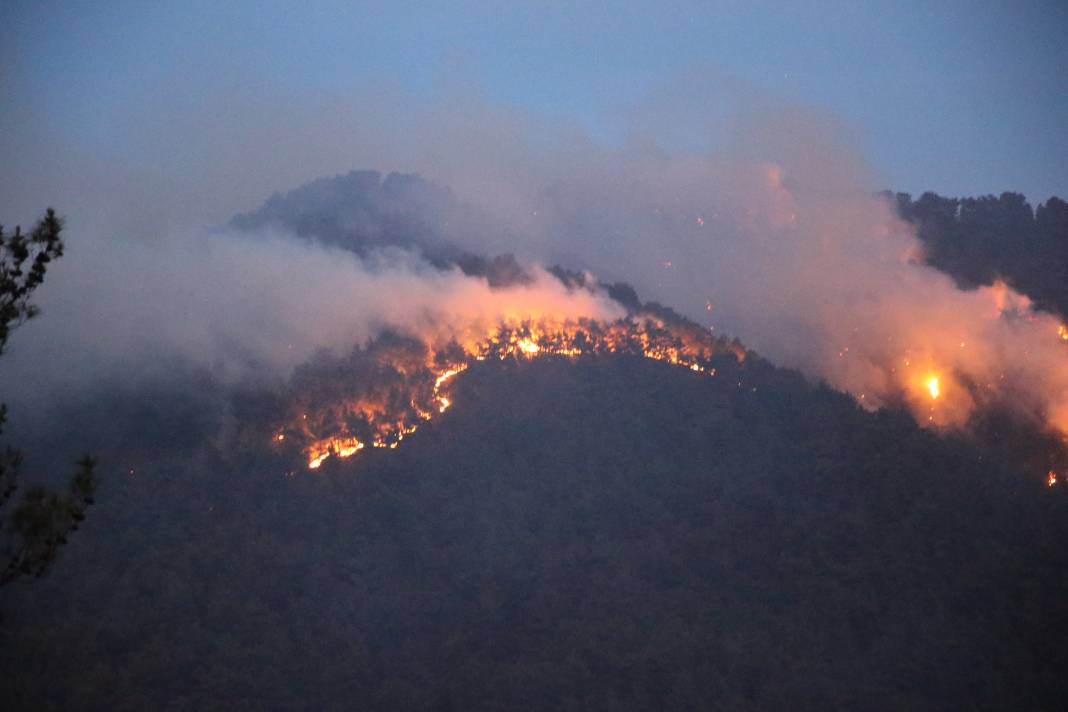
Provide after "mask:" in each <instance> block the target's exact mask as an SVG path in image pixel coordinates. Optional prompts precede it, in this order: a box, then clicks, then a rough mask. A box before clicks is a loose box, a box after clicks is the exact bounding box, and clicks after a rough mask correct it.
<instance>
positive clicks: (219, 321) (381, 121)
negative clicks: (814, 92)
mask: <svg viewBox="0 0 1068 712" xmlns="http://www.w3.org/2000/svg"><path fill="white" fill-rule="evenodd" d="M684 84H685V87H684V90H683V89H678V90H666V91H664V92H661V93H660V94H658V95H656V100H655V102H650V103H649V104H646V105H643V106H639V107H630V108H629V109H628V110H626V111H624V112H621V113H620V114H619V118H618V120H617V121H616V123H615V124H614V125H615V126H616V127H617V129H618V134H619V135H618V136H617V137H616V138H615V139H613V140H611V141H605V140H595V139H594V138H592V137H590V136H589V135H588V134H586V133H584V132H583V131H582V130H580V129H579V128H577V127H575V126H572V125H568V124H566V123H562V122H554V121H550V120H544V119H540V118H538V117H533V116H528V115H523V114H520V113H518V112H515V111H511V110H507V109H502V108H498V107H493V106H489V105H487V104H486V103H485V102H482V101H480V100H478V99H477V98H472V94H470V93H466V92H458V93H454V94H452V95H450V96H447V97H444V98H440V99H439V100H437V101H436V102H433V103H430V104H428V103H425V102H423V103H420V102H416V101H414V100H411V99H410V98H409V97H406V96H404V95H403V94H401V93H399V92H395V91H391V90H381V89H376V90H368V91H366V92H363V93H362V94H360V96H358V97H344V98H339V97H324V96H310V97H292V96H280V95H277V94H275V93H272V92H271V91H270V90H263V89H257V90H246V89H239V90H235V88H234V87H227V88H226V90H225V91H224V90H219V91H218V92H217V93H215V94H212V93H210V92H209V93H208V94H207V95H206V96H205V98H204V99H203V101H202V102H200V103H199V104H198V105H196V106H195V107H190V106H187V105H178V104H172V103H170V102H169V100H168V99H167V98H166V97H160V98H159V99H158V100H157V101H156V102H155V103H152V102H148V103H147V104H146V106H145V107H143V108H141V109H139V110H138V111H140V112H141V113H140V114H137V115H133V116H129V117H124V119H123V121H122V124H123V128H124V130H125V131H126V132H127V133H128V134H129V138H128V141H127V144H126V145H127V149H128V151H127V153H126V154H125V155H123V156H121V158H122V159H123V160H121V161H116V162H114V163H110V162H109V158H112V157H107V156H105V157H100V156H92V157H88V156H87V155H85V153H84V152H82V153H81V154H79V153H77V152H74V153H72V154H71V162H70V164H69V165H66V164H64V169H65V170H62V171H61V170H58V169H57V166H58V165H61V164H63V162H62V161H60V160H59V159H58V158H57V156H56V150H55V145H63V142H62V141H60V142H59V143H55V142H53V141H52V138H49V139H48V140H47V141H46V140H44V139H43V138H41V137H40V136H37V137H36V138H37V139H40V140H31V139H34V138H35V137H34V136H25V135H24V136H22V137H21V139H23V140H25V141H28V143H26V144H25V145H29V146H32V147H35V148H36V149H39V150H40V152H41V154H42V156H43V158H41V159H40V160H37V159H36V158H35V160H30V158H29V156H30V153H28V152H27V150H26V149H22V148H20V149H18V150H16V149H15V148H14V145H13V143H12V142H11V141H12V140H11V139H8V140H5V142H4V144H3V145H2V148H3V151H4V153H12V154H13V155H14V157H15V158H18V159H20V160H21V163H20V165H22V166H23V167H25V168H26V172H25V175H26V176H27V181H28V182H27V185H24V186H23V187H22V188H21V189H20V191H19V192H18V195H16V196H14V197H13V198H11V199H10V200H7V201H3V204H0V208H2V209H5V210H9V211H10V212H9V213H8V214H13V215H15V216H17V217H20V218H21V219H27V216H28V215H29V214H30V213H29V211H30V210H31V209H36V206H30V205H29V203H28V197H27V196H29V195H40V196H45V197H44V198H43V199H46V200H48V202H50V203H54V204H56V205H58V207H60V208H61V210H63V212H65V213H66V214H67V215H68V217H69V218H70V225H71V229H70V235H71V239H70V248H71V249H70V257H69V258H65V259H67V260H69V263H70V264H69V265H64V266H63V269H60V268H57V269H56V272H55V277H54V284H48V285H46V290H52V291H51V293H50V294H49V295H48V296H47V301H46V302H45V303H44V306H45V307H46V312H45V316H44V317H42V320H41V322H40V324H35V325H33V326H32V327H28V328H27V329H26V333H25V334H20V335H18V336H17V337H16V341H15V342H13V343H14V344H18V342H20V341H26V342H27V343H26V344H24V345H23V347H24V349H25V350H26V352H27V353H31V352H32V350H33V348H35V347H34V346H33V344H32V343H31V342H33V340H34V339H38V340H39V341H38V343H39V344H45V346H39V347H36V348H38V351H37V352H36V353H37V354H40V353H41V349H47V350H48V351H49V352H50V353H51V354H54V355H55V354H61V353H66V354H67V355H68V358H67V359H66V360H64V359H62V358H57V359H56V365H55V367H54V368H55V371H56V373H54V374H49V375H48V376H47V378H48V379H49V380H50V381H52V380H53V379H55V381H56V382H61V381H62V379H63V378H73V376H71V375H70V373H69V372H68V371H67V369H68V368H74V367H73V366H72V365H71V364H72V360H71V359H75V358H76V359H77V361H78V364H79V365H78V366H77V369H78V370H80V371H81V372H82V373H93V372H95V370H96V369H102V368H107V367H109V366H113V365H114V364H116V363H123V364H126V363H140V362H142V361H145V360H146V359H147V360H148V361H151V358H150V357H151V356H152V355H153V354H154V353H157V352H159V351H163V350H168V349H169V350H175V351H178V352H180V353H182V354H186V355H190V356H193V355H195V357H196V358H199V359H201V360H203V361H206V362H208V363H210V364H214V366H215V367H218V368H220V369H223V370H226V369H228V368H231V367H232V366H233V364H236V363H240V364H243V367H247V366H249V365H250V364H251V365H254V366H256V365H259V364H270V365H272V366H278V365H286V366H288V365H292V364H293V363H296V362H299V360H300V359H301V358H305V357H306V356H307V355H308V354H310V353H311V352H312V351H313V350H314V349H315V348H317V347H321V346H333V347H339V346H342V345H344V344H346V343H351V342H352V341H353V340H357V341H358V340H360V339H366V338H367V337H368V336H370V335H371V334H373V333H374V331H375V330H376V329H379V328H382V327H385V326H390V325H392V326H397V325H399V324H423V325H429V324H432V323H435V321H436V320H435V318H432V317H429V316H428V313H427V312H426V306H427V304H428V303H433V304H437V305H439V306H440V305H442V304H447V305H448V306H447V308H444V311H445V312H446V313H465V310H467V309H473V310H474V312H475V313H476V314H478V315H480V316H481V317H485V316H486V315H487V313H488V312H486V311H484V310H483V308H482V307H480V306H478V305H479V304H483V303H485V300H491V301H492V299H493V298H492V297H491V295H489V294H488V292H486V291H484V287H483V286H479V285H477V284H476V283H475V282H473V281H470V280H467V279H465V278H462V277H461V276H460V275H459V274H457V273H446V274H440V273H436V272H434V271H432V270H428V269H426V268H424V267H419V266H418V265H416V264H414V263H412V262H411V259H410V258H408V261H407V262H406V263H405V260H404V259H402V258H397V257H396V256H394V257H393V258H389V259H392V262H390V261H389V259H387V261H386V263H384V264H377V265H367V264H361V263H357V262H356V261H355V260H354V258H351V257H346V256H342V255H340V254H339V253H331V252H328V251H324V250H323V249H321V248H315V247H309V246H306V245H300V244H297V243H290V242H287V241H286V240H285V239H284V238H276V239H272V240H267V241H262V240H260V241H257V240H254V239H251V238H235V237H234V236H232V235H226V234H213V235H212V237H211V240H210V248H208V247H206V244H208V243H207V242H205V241H204V240H197V241H194V242H193V244H191V245H189V244H186V242H187V240H184V239H179V240H175V239H172V238H166V239H165V238H161V235H168V234H171V235H173V234H183V232H182V231H183V230H185V231H188V230H193V232H194V233H198V232H203V230H202V229H201V228H199V227H194V228H190V227H188V226H190V225H193V226H203V225H205V224H220V223H222V222H224V221H225V220H226V219H228V218H229V216H230V215H232V214H233V213H235V212H239V211H245V210H249V209H251V208H254V207H255V206H256V205H257V204H258V203H259V202H260V201H262V199H263V198H265V197H266V196H267V195H268V194H270V193H271V192H274V191H276V190H287V189H289V188H292V187H295V186H296V185H299V184H300V183H302V182H305V181H307V180H310V179H313V178H316V177H319V176H321V175H328V174H332V173H341V172H347V171H348V170H350V169H352V168H363V167H368V168H379V169H384V170H401V171H410V172H417V173H420V174H421V175H423V176H425V177H427V178H429V179H431V180H434V181H436V182H438V183H439V184H442V185H445V186H448V187H449V188H450V189H451V190H452V191H453V192H454V194H455V195H456V196H457V198H458V199H459V200H460V201H462V202H463V203H464V204H466V205H467V206H469V208H470V211H469V215H468V216H467V218H466V219H463V220H456V221H455V222H453V223H450V224H448V225H442V226H441V230H442V232H443V233H444V235H445V236H446V237H447V238H448V239H449V240H450V241H452V242H454V243H456V244H458V245H461V246H463V247H465V248H467V249H469V250H471V251H473V252H477V253H483V254H497V253H503V252H513V253H516V254H517V255H518V256H519V257H520V259H521V260H525V261H528V262H530V261H537V262H541V263H545V264H549V263H560V264H563V265H565V266H567V267H569V268H574V269H589V270H591V271H593V272H594V273H596V274H597V275H598V276H600V277H601V278H602V279H605V280H606V281H614V280H626V281H629V282H631V283H632V284H634V286H635V287H637V288H638V291H639V293H640V294H641V295H642V296H643V297H644V298H646V299H656V300H658V301H662V302H664V303H667V304H669V305H671V306H674V307H676V308H678V309H679V310H680V311H682V312H684V313H685V314H687V315H688V316H690V317H692V318H694V319H695V320H698V321H700V322H702V323H704V324H706V325H708V326H710V327H714V328H715V329H716V331H717V332H724V333H729V334H733V335H737V336H739V337H740V338H741V339H742V340H743V341H745V342H746V343H747V344H748V345H750V346H752V347H754V348H755V349H757V350H758V351H760V352H761V353H763V354H764V355H765V356H767V357H769V358H771V359H772V360H773V361H775V362H776V363H778V364H780V365H784V366H792V367H797V368H800V369H802V370H803V371H804V372H806V373H807V374H809V375H810V376H811V377H814V378H822V379H826V380H827V381H829V382H830V383H831V384H832V385H834V386H836V387H838V388H841V389H843V390H847V391H849V392H851V393H853V394H855V395H856V396H857V397H858V399H862V402H864V403H866V404H869V405H873V406H874V405H879V404H882V403H888V402H897V401H900V400H904V401H905V402H908V403H909V404H910V405H911V406H912V407H913V410H914V412H915V413H916V415H917V418H918V419H920V420H922V421H925V422H926V421H928V419H930V421H932V422H935V423H941V424H961V423H963V422H964V421H965V420H966V418H967V416H968V414H969V413H970V411H971V409H972V407H973V406H974V405H975V403H976V402H978V401H983V400H984V399H986V398H988V397H998V398H1001V399H1009V400H1011V401H1012V402H1014V403H1017V404H1018V405H1020V407H1021V408H1022V409H1023V410H1025V411H1027V412H1034V413H1037V414H1040V415H1041V414H1044V415H1045V417H1048V418H1049V419H1050V420H1051V421H1052V422H1053V423H1055V424H1056V425H1057V426H1058V427H1060V428H1062V429H1066V428H1068V371H1066V369H1065V367H1064V365H1063V363H1064V358H1063V356H1064V353H1063V344H1062V343H1061V342H1060V340H1059V339H1058V337H1057V326H1058V325H1057V323H1056V322H1055V321H1054V320H1053V319H1052V318H1050V317H1045V316H1036V315H1032V314H1029V313H1028V311H1027V310H1026V309H1022V310H1021V309H1017V310H1015V311H1013V310H1011V309H1010V310H1008V313H1002V312H1003V311H1004V310H999V308H998V306H997V304H998V302H999V301H1000V302H1001V303H1004V302H1005V301H1006V300H1007V301H1008V302H1018V301H1019V298H1018V297H1017V296H1014V295H1012V294H1011V293H1009V292H1007V290H1004V289H1001V290H989V289H988V290H980V291H978V292H962V291H960V290H958V289H957V288H956V287H955V286H954V285H953V284H952V282H951V281H950V280H949V279H948V278H946V277H944V276H943V275H941V274H939V273H938V272H936V271H934V270H932V269H929V268H927V267H925V266H923V265H922V264H921V259H922V257H921V255H920V253H919V251H918V250H919V247H918V243H917V241H916V239H915V238H914V236H913V235H912V234H911V233H910V231H909V228H908V227H907V226H905V225H903V224H902V223H901V222H900V221H898V220H897V219H896V218H895V217H894V215H893V213H892V211H891V209H890V207H889V206H888V205H887V204H886V203H885V202H884V201H882V200H881V199H879V198H877V197H875V196H874V191H875V190H877V189H879V188H882V187H884V186H883V185H881V183H880V179H879V177H878V176H877V174H875V173H874V172H873V171H872V170H871V168H870V167H869V166H867V165H866V164H865V162H864V160H863V153H862V150H861V148H860V146H861V141H860V140H859V139H858V138H857V137H856V136H855V135H854V134H853V133H852V132H851V131H850V130H849V129H848V128H847V127H843V126H842V125H841V124H840V123H838V122H837V121H836V120H835V119H834V118H833V117H828V116H825V115H822V114H820V113H819V112H816V111H813V110H811V109H808V108H805V107H799V106H796V105H792V104H789V103H787V102H783V101H779V100H776V99H775V98H773V97H768V96H766V95H762V94H761V93H760V92H757V91H754V90H752V89H751V88H748V87H740V86H738V85H737V83H731V82H722V81H716V82H703V83H702V82H698V81H692V82H688V83H684ZM694 95H698V96H703V98H702V99H699V100H695V99H694ZM267 108H269V109H270V110H269V111H268V110H266V109H267ZM676 128H678V131H677V132H676ZM24 133H25V132H24ZM38 133H39V131H38ZM680 136H681V137H682V138H681V139H680V138H679V137H680ZM114 158H118V157H114ZM105 166H108V168H105ZM112 166H119V167H117V168H112ZM65 201H69V202H65ZM146 245H147V246H146ZM398 259H399V260H400V263H398ZM401 263H403V266H399V264H401ZM547 285H548V282H545V283H542V282H539V283H538V286H539V287H544V288H545V289H549V287H548V286H547ZM553 289H557V288H556V287H553ZM44 294H45V292H42V295H43V296H44ZM444 295H448V296H447V297H446V296H444ZM528 296H531V297H532V298H533V295H528ZM544 297H545V295H544V294H539V295H537V298H538V299H541V298H544ZM557 297H558V298H559V299H562V300H564V302H563V303H554V304H547V305H546V306H545V308H574V309H576V310H577V311H578V312H583V311H585V312H598V311H600V312H604V311H605V310H606V309H608V307H606V305H605V304H604V303H600V302H588V303H584V304H582V305H579V306H576V305H575V304H573V303H572V302H570V301H567V300H568V298H567V297H565V296H562V295H560V294H556V295H555V297H554V298H557ZM583 298H584V299H586V298H587V297H583ZM105 305H106V306H105ZM450 310H456V311H451V312H450ZM1013 314H1015V316H1013ZM31 329H37V330H38V332H37V333H38V334H40V335H39V336H33V332H32V331H31ZM87 344H89V345H90V346H91V348H87V346H86V345H87ZM961 344H963V346H962V345H961ZM291 347H292V348H291ZM85 353H89V354H92V355H90V356H88V357H86V356H85V355H84V354H85ZM5 359H6V360H7V361H8V362H7V363H5V364H3V369H4V371H5V374H4V375H5V377H6V378H11V379H12V380H11V382H12V383H13V384H16V383H20V382H25V377H24V375H23V373H22V372H23V370H24V369H25V370H28V371H29V372H31V374H32V372H34V370H35V369H36V368H37V361H36V360H35V359H34V358H33V357H25V358H23V359H22V360H21V361H20V360H19V359H20V357H19V355H18V353H17V352H15V351H13V353H12V355H11V357H10V358H8V357H5ZM933 377H937V378H938V379H939V398H937V399H933V398H931V397H930V390H929V381H930V379H931V378H933Z"/></svg>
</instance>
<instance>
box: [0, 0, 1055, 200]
mask: <svg viewBox="0 0 1068 712" xmlns="http://www.w3.org/2000/svg"><path fill="white" fill-rule="evenodd" d="M0 27H3V29H4V42H3V45H2V46H0V127H4V128H7V129H10V128H11V127H12V126H16V127H20V128H24V127H25V123H26V122H28V121H32V122H34V126H35V130H36V131H37V132H39V134H41V135H44V136H54V137H62V139H63V140H64V141H65V142H66V143H67V144H68V145H73V146H76V147H77V148H78V149H79V150H81V151H84V152H87V153H91V154H95V155H96V156H98V157H99V158H100V159H101V160H105V161H107V160H114V159H115V158H117V157H121V156H122V155H123V152H124V151H126V150H130V149H129V148H128V147H127V146H126V144H125V141H126V139H127V135H128V133H129V131H130V121H131V120H132V121H135V122H136V121H160V122H162V123H166V122H167V112H168V111H170V110H172V109H173V108H174V107H181V106H191V105H192V106H195V105H196V104H197V102H198V100H199V98H200V97H201V96H202V95H204V94H206V93H209V94H218V93H225V92H226V91H228V90H229V89H230V88H240V89H242V90H254V91H260V90H265V91H269V92H270V93H271V94H272V95H275V96H278V97H281V99H280V100H281V101H283V102H285V101H301V100H304V99H315V100H324V98H325V99H326V100H330V99H331V98H342V99H343V98H344V97H346V95H351V94H353V93H356V92H363V91H366V89H367V88H368V87H388V88H389V89H390V90H391V91H395V92H400V93H401V94H403V95H404V96H406V97H408V98H409V99H410V100H411V101H413V102H421V101H431V100H432V99H433V98H434V97H435V96H438V95H440V93H441V92H443V91H446V92H447V91H450V90H452V89H455V88H456V87H462V88H464V90H465V91H473V92H476V93H477V94H478V95H479V97H480V99H481V100H484V101H486V102H488V103H491V104H493V105H495V106H499V107H505V108H508V109H513V110H518V111H522V112H526V113H529V114H532V115H534V116H538V117H547V118H548V119H551V120H553V121H564V122H572V123H575V124H577V125H578V126H580V127H581V128H583V129H584V130H586V131H587V132H588V133H589V134H591V135H592V136H594V137H596V138H597V139H599V140H602V141H605V142H609V143H612V142H619V141H623V140H625V138H626V136H627V135H628V131H629V130H630V129H631V128H632V127H633V125H634V124H633V122H634V121H635V119H634V116H635V112H634V111H633V107H635V106H637V105H644V106H649V105H655V104H656V101H657V96H658V95H659V93H661V92H668V93H671V94H672V95H673V96H679V95H682V96H686V95H687V94H688V87H689V86H690V85H691V84H692V89H693V92H692V95H690V96H689V99H688V100H690V101H692V102H694V105H696V106H701V107H702V108H703V109H704V110H709V109H711V110H712V111H713V112H714V111H716V110H724V109H727V110H729V107H717V106H716V102H719V101H721V99H720V98H719V97H717V96H712V95H710V94H706V90H705V87H706V86H707V83H706V82H707V79H708V78H709V77H714V78H715V82H718V83H719V85H723V84H729V85H731V86H733V87H735V88H737V87H739V86H741V87H745V89H746V91H748V92H753V93H761V94H764V93H766V94H768V95H770V96H774V97H776V99H777V100H785V101H793V102H797V103H800V104H802V105H804V106H806V107H811V108H813V109H814V110H817V111H820V112H825V113H827V114H829V115H831V116H834V117H836V118H837V119H838V120H840V121H841V122H843V124H844V125H845V126H846V127H848V128H849V129H850V130H851V131H852V132H853V133H855V135H856V137H857V139H858V141H859V143H860V145H861V147H862V149H863V152H864V154H865V156H866V158H867V160H868V162H869V163H870V165H871V166H872V168H873V169H874V174H875V175H876V176H878V179H879V180H880V181H882V182H885V185H877V186H872V187H873V188H881V187H889V188H893V189H895V190H903V191H910V192H913V193H919V192H922V191H925V190H933V191H937V192H939V193H942V194H947V195H978V194H985V193H995V194H996V193H1000V192H1002V191H1006V190H1012V191H1020V192H1023V193H1025V194H1026V195H1027V196H1028V198H1029V199H1030V200H1031V201H1032V202H1035V201H1044V200H1045V199H1047V198H1048V197H1049V196H1050V195H1054V194H1056V195H1060V196H1065V195H1068V161H1066V160H1065V157H1066V156H1068V131H1066V130H1065V128H1066V127H1068V43H1065V42H1064V38H1065V37H1066V36H1068V5H1065V4H1062V3H1058V2H1024V3H987V2H941V3H926V2H924V3H911V2H910V3H852V2H850V3H835V2H830V3H799V4H794V5H785V6H784V4H778V3H762V2H738V3H734V2H729V3H696V2H693V3H688V2H659V3H628V4H622V3H620V4H613V3H593V2H589V3H565V2H545V3H526V4H520V3H488V2H486V3H480V2H467V3H458V2H450V3H401V2H395V3H373V4H372V3H310V4H308V6H307V7H306V6H305V4H301V5H300V6H298V5H296V4H285V3H273V4H272V3H245V2H226V3H214V2H212V3H195V2H194V3H188V2H187V3H172V4H169V5H163V4H161V5H160V6H155V7H149V6H148V4H147V3H139V2H130V3H120V2H110V3H50V2H17V1H16V2H14V3H12V2H7V3H4V5H3V9H0ZM145 107H149V109H146V108H145ZM161 107H162V108H161ZM168 107H170V108H168ZM143 111H147V112H148V113H145V114H139V113H138V112H143ZM131 116H132V117H133V118H132V119H130V117H131ZM627 117H629V118H627ZM659 135H660V138H661V140H662V141H663V142H664V143H665V144H666V145H669V146H670V145H671V144H672V143H673V142H677V143H680V144H685V143H686V142H687V141H689V140H690V136H691V134H689V133H687V132H686V131H685V130H680V131H679V132H678V134H674V135H673V133H672V131H671V130H670V126H664V125H663V124H661V125H660V130H659ZM9 143H10V142H3V141H0V162H4V163H8V161H7V160H4V158H5V156H4V154H6V153H9V152H12V151H15V152H18V151H19V150H20V146H12V145H9ZM8 158H10V156H8ZM22 160H23V162H25V161H26V160H29V157H27V156H23V157H22ZM14 163H15V165H21V164H20V162H19V161H15V162H14ZM353 167H358V166H353ZM373 167H375V168H380V169H384V170H389V169H390V168H391V166H373ZM42 199H47V198H42Z"/></svg>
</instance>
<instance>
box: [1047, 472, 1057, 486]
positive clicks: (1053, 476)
mask: <svg viewBox="0 0 1068 712" xmlns="http://www.w3.org/2000/svg"><path fill="white" fill-rule="evenodd" d="M1046 484H1047V485H1049V486H1050V487H1052V486H1053V485H1055V484H1057V473H1056V472H1054V471H1053V470H1050V471H1049V474H1048V475H1046Z"/></svg>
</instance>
